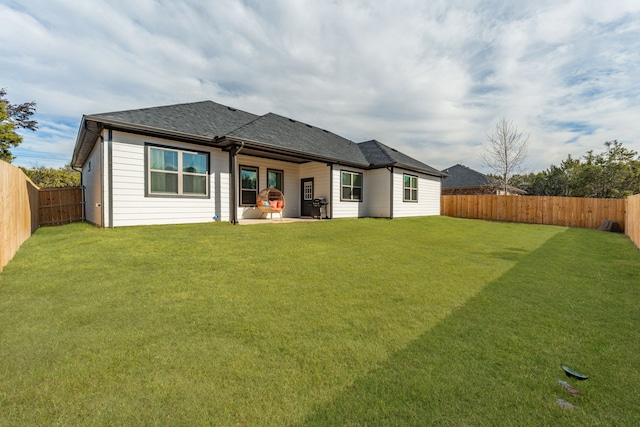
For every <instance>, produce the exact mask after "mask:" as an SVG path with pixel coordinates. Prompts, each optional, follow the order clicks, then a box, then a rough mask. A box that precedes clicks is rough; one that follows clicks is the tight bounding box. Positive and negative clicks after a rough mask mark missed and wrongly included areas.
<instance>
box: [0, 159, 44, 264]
mask: <svg viewBox="0 0 640 427" xmlns="http://www.w3.org/2000/svg"><path fill="white" fill-rule="evenodd" d="M37 228H38V186H36V185H35V184H34V183H33V182H31V180H30V179H29V178H28V177H27V176H26V175H25V174H24V172H22V171H21V170H20V169H18V168H17V167H15V166H11V165H10V164H9V163H6V162H4V161H2V160H0V271H2V269H3V267H4V266H5V265H7V263H8V262H9V261H10V260H11V258H13V256H14V255H15V254H16V252H18V249H19V248H20V245H22V243H23V242H24V241H25V240H27V239H28V238H29V237H31V234H32V233H34V232H35V231H36V230H37Z"/></svg>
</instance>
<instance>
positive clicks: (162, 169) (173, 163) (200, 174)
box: [147, 145, 209, 197]
mask: <svg viewBox="0 0 640 427" xmlns="http://www.w3.org/2000/svg"><path fill="white" fill-rule="evenodd" d="M147 150H148V151H147V165H148V170H147V173H148V175H147V182H148V184H147V185H148V186H147V190H148V194H149V195H163V196H167V195H172V196H184V197H202V196H208V194H209V180H208V175H209V172H208V166H209V154H208V153H201V152H197V151H185V150H179V149H175V148H164V147H157V146H152V145H148V146H147Z"/></svg>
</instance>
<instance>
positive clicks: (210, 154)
mask: <svg viewBox="0 0 640 427" xmlns="http://www.w3.org/2000/svg"><path fill="white" fill-rule="evenodd" d="M71 163H72V166H73V167H74V168H78V169H81V170H82V184H83V186H84V187H85V189H86V218H87V220H88V221H90V222H92V223H94V224H96V225H98V226H101V227H118V226H127V225H143V224H177V223H192V222H208V221H229V222H231V223H238V222H241V221H243V220H244V219H251V218H259V217H260V216H261V215H262V214H263V213H262V212H261V210H260V209H257V206H256V204H257V202H258V200H257V198H258V195H259V192H260V191H261V189H265V188H277V189H278V190H280V191H281V192H282V193H284V195H285V198H286V204H285V205H284V208H283V211H282V214H283V217H284V218H287V217H310V216H312V202H313V200H314V199H316V198H322V199H324V201H326V203H327V205H326V207H325V214H324V216H325V217H327V218H357V217H386V218H394V217H407V216H425V215H439V213H440V181H441V179H442V177H444V176H445V174H444V173H442V172H440V171H438V170H436V169H434V168H432V167H431V166H429V165H427V164H425V163H422V162H420V161H418V160H416V159H413V158H411V157H409V156H407V155H406V154H403V153H401V152H399V151H397V150H395V149H393V148H391V147H389V146H387V145H385V144H383V143H381V142H379V141H376V140H371V141H366V142H361V143H354V142H352V141H349V140H347V139H345V138H343V137H341V136H338V135H336V134H334V133H331V132H329V131H327V130H324V129H320V128H317V127H314V126H311V125H308V124H305V123H302V122H299V121H297V120H294V119H290V118H287V117H283V116H279V115H277V114H273V113H269V114H265V115H262V116H259V115H255V114H251V113H248V112H245V111H241V110H238V109H235V108H231V107H227V106H224V105H221V104H217V103H215V102H212V101H204V102H195V103H188V104H178V105H169V106H161V107H152V108H144V109H138V110H128V111H119V112H113V113H103V114H93V115H87V116H83V118H82V122H81V124H80V129H79V130H78V136H77V139H76V144H75V148H74V152H73V157H72V161H71Z"/></svg>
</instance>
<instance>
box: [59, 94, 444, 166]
mask: <svg viewBox="0 0 640 427" xmlns="http://www.w3.org/2000/svg"><path fill="white" fill-rule="evenodd" d="M104 128H108V129H116V130H123V131H127V132H133V133H139V134H144V135H152V136H158V137H163V138H170V139H175V140H180V141H185V142H192V143H196V144H201V145H208V146H214V147H219V148H223V149H224V148H227V147H229V146H230V145H233V144H237V143H241V144H242V147H243V153H244V154H248V155H251V154H254V155H259V154H262V155H264V154H265V153H269V155H270V156H272V157H273V158H276V159H281V160H287V161H292V162H298V163H303V162H306V161H309V160H315V161H326V162H335V163H341V164H345V165H352V166H354V167H360V168H363V169H373V168H380V167H387V166H398V167H403V168H407V169H410V170H414V171H418V172H423V173H426V174H430V175H434V176H438V177H442V176H445V174H443V173H442V172H440V171H438V170H436V169H434V168H432V167H430V166H428V165H426V164H424V163H422V162H420V161H418V160H415V159H413V158H411V157H409V156H407V155H406V154H403V153H400V152H399V151H397V150H395V149H393V148H390V147H388V146H386V145H384V144H382V143H380V142H378V141H375V140H374V141H367V142H363V143H359V144H358V143H354V142H353V141H350V140H348V139H345V138H343V137H341V136H339V135H336V134H334V133H332V132H329V131H326V130H324V129H320V128H317V127H314V126H311V125H308V124H306V123H302V122H298V121H296V120H293V119H289V118H287V117H283V116H279V115H277V114H273V113H268V114H265V115H263V116H258V115H255V114H251V113H247V112H245V111H242V110H238V109H235V108H231V107H227V106H225V105H221V104H217V103H215V102H212V101H202V102H194V103H189V104H177V105H168V106H161V107H152V108H143V109H137V110H128V111H117V112H112V113H102V114H92V115H87V116H83V118H82V123H81V125H80V130H79V132H78V138H77V140H76V146H75V149H74V152H73V158H72V166H74V167H80V166H82V165H83V164H84V162H85V161H86V159H87V158H88V156H89V154H90V151H91V149H92V147H93V145H94V144H95V142H96V140H97V138H98V135H99V133H100V131H101V130H102V129H104Z"/></svg>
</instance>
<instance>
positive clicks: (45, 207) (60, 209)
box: [39, 187, 84, 226]
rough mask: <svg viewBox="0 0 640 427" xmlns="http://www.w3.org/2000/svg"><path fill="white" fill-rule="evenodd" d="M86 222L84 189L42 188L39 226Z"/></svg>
mask: <svg viewBox="0 0 640 427" xmlns="http://www.w3.org/2000/svg"><path fill="white" fill-rule="evenodd" d="M79 221H84V195H83V191H82V187H64V188H41V189H40V212H39V224H40V225H41V226H42V225H60V224H68V223H70V222H79Z"/></svg>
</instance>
